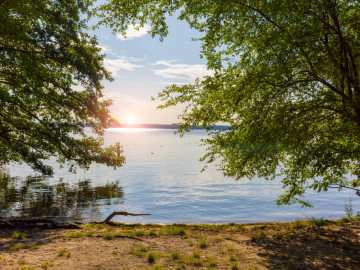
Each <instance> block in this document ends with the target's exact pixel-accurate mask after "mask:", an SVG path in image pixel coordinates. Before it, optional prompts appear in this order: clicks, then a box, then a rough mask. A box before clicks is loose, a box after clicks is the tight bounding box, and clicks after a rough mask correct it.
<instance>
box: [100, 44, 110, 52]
mask: <svg viewBox="0 0 360 270" xmlns="http://www.w3.org/2000/svg"><path fill="white" fill-rule="evenodd" d="M98 47H99V48H100V49H101V52H102V53H111V49H110V48H109V47H107V46H102V45H98Z"/></svg>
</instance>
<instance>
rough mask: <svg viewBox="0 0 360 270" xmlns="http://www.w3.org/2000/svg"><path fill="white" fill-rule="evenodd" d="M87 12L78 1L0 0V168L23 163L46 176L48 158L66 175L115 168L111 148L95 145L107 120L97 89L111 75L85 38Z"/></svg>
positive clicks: (117, 152)
mask: <svg viewBox="0 0 360 270" xmlns="http://www.w3.org/2000/svg"><path fill="white" fill-rule="evenodd" d="M87 13H88V5H87V4H86V1H83V0H17V1H13V0H3V1H1V3H0V24H1V28H0V165H3V164H7V163H9V162H11V161H13V162H25V163H27V164H29V165H30V166H31V167H32V168H33V169H34V170H36V171H40V172H41V173H43V174H47V175H51V174H52V172H53V170H52V168H51V167H50V166H48V165H46V164H44V160H46V159H48V158H49V157H50V156H56V157H57V161H58V162H59V163H60V164H65V163H66V164H68V165H69V168H70V170H71V171H74V170H75V169H76V168H77V167H81V168H88V166H89V165H90V164H91V163H92V162H97V163H102V164H106V165H108V166H115V167H116V166H121V165H122V164H123V162H124V157H123V156H122V155H121V153H122V150H121V147H120V145H119V144H116V145H114V146H110V147H107V148H105V147H103V146H102V145H103V139H102V137H101V135H103V134H104V129H105V128H106V127H108V126H109V124H110V123H111V122H114V121H115V120H114V119H112V118H111V116H110V114H109V109H108V107H109V106H110V104H111V101H109V100H104V99H103V94H102V91H101V89H102V86H101V80H103V79H107V80H110V79H111V77H110V74H109V73H108V72H107V71H106V70H105V69H104V66H103V55H101V54H100V49H99V48H98V46H97V45H98V44H97V41H96V39H95V38H94V37H91V36H89V35H88V34H87V33H86V32H87V30H88V29H87V25H86V23H87V20H86V17H87ZM86 125H90V126H91V127H92V131H93V132H94V133H95V135H97V136H100V137H98V138H94V137H91V136H87V135H86V134H85V130H84V128H85V126H86Z"/></svg>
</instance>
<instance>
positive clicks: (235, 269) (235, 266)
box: [230, 262, 239, 270]
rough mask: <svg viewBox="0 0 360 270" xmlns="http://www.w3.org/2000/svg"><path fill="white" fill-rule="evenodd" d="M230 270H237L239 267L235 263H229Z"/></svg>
mask: <svg viewBox="0 0 360 270" xmlns="http://www.w3.org/2000/svg"><path fill="white" fill-rule="evenodd" d="M230 269H231V270H239V265H238V264H237V262H232V263H230Z"/></svg>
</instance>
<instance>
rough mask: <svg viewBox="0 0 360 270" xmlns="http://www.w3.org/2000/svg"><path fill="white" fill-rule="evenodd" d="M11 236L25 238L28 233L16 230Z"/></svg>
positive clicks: (19, 238) (18, 238)
mask: <svg viewBox="0 0 360 270" xmlns="http://www.w3.org/2000/svg"><path fill="white" fill-rule="evenodd" d="M10 237H11V238H12V239H17V240H23V239H25V238H26V235H25V233H23V232H18V231H15V232H13V233H12V235H11V236H10Z"/></svg>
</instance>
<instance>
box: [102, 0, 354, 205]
mask: <svg viewBox="0 0 360 270" xmlns="http://www.w3.org/2000/svg"><path fill="white" fill-rule="evenodd" d="M96 12H97V14H98V15H99V16H100V17H101V18H102V19H101V22H100V24H108V25H109V26H111V27H113V29H114V31H118V32H122V33H124V32H125V30H126V28H127V25H128V24H131V23H132V24H134V23H140V24H144V23H150V24H151V26H152V30H151V34H152V35H153V36H155V35H159V34H160V39H162V38H163V37H164V36H166V34H167V31H168V30H167V25H166V17H167V16H171V15H176V16H178V19H180V20H184V21H187V22H188V23H189V25H190V27H192V28H194V29H196V30H198V31H199V32H200V33H202V37H201V38H199V39H198V40H199V41H200V42H201V43H202V52H201V54H202V56H205V57H206V58H207V61H208V67H209V68H210V69H214V71H215V73H214V75H213V76H209V77H207V78H205V79H204V80H203V81H197V82H196V83H195V84H188V85H180V86H179V85H172V86H170V87H167V88H166V89H164V90H163V91H162V92H160V93H159V95H158V98H159V99H161V100H163V102H164V103H163V105H162V106H160V107H161V108H166V107H169V106H175V105H177V104H180V103H184V104H186V105H187V107H186V110H185V111H184V112H183V113H182V115H180V118H181V120H182V121H181V123H180V128H179V131H180V133H183V132H185V131H188V130H191V126H192V125H201V126H204V127H208V130H209V132H210V134H211V135H212V136H211V137H210V139H208V140H207V143H208V148H207V150H208V152H207V154H206V155H205V156H204V158H203V160H204V161H207V162H212V161H214V160H215V159H216V158H220V159H221V160H222V163H221V165H220V169H221V170H223V172H224V174H225V175H227V176H231V177H235V178H237V179H239V178H241V177H245V176H247V177H250V178H252V177H254V176H259V177H264V178H266V179H272V178H274V177H276V176H279V177H282V182H283V185H284V188H285V189H286V192H285V194H284V195H282V196H281V198H280V200H279V201H278V202H279V203H282V204H292V203H295V202H299V203H301V204H303V205H309V204H308V203H307V202H305V201H303V200H302V199H301V197H302V196H303V194H304V192H305V190H306V189H314V190H316V191H322V190H327V189H328V188H329V187H330V186H331V185H337V186H340V187H350V186H351V185H354V186H356V185H358V181H359V176H360V160H359V157H360V84H359V70H360V68H359V66H360V23H359V22H360V3H359V1H351V0H347V1H343V0H317V1H313V0H299V1H292V0H281V1H267V0H260V1H259V0H236V1H235V0H228V1H222V0H221V1H220V0H209V1H202V0H193V1H184V0H171V1H169V0H157V1H146V0H145V1H143V0H135V1H125V0H123V1H122V0H109V1H107V2H106V3H105V4H104V5H102V6H101V7H100V8H98V9H97V11H96ZM219 122H222V123H226V124H229V125H230V126H231V127H230V129H229V130H228V131H214V130H211V126H213V125H215V124H216V123H219ZM209 126H210V128H209ZM354 182H355V183H354Z"/></svg>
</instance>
